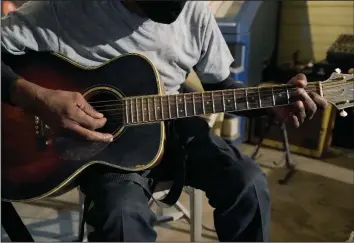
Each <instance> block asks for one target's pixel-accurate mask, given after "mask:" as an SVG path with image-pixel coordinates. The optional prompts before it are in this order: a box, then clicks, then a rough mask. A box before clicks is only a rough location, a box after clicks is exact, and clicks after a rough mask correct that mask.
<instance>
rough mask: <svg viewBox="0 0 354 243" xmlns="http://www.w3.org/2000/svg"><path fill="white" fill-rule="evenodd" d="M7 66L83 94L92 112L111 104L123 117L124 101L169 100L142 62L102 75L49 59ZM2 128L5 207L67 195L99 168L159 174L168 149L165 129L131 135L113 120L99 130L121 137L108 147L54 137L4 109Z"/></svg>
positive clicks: (126, 62)
mask: <svg viewBox="0 0 354 243" xmlns="http://www.w3.org/2000/svg"><path fill="white" fill-rule="evenodd" d="M4 60H9V61H7V62H6V63H7V64H8V65H9V66H11V67H12V69H13V70H14V71H15V72H16V73H18V74H20V75H21V76H22V77H24V78H25V79H26V80H29V81H31V82H34V83H36V84H38V85H40V86H43V87H46V88H50V89H60V90H67V91H76V92H80V93H82V94H84V97H85V98H86V100H88V101H89V102H90V103H92V104H98V105H99V104H102V105H104V104H105V101H106V102H111V104H113V106H112V107H113V108H114V109H106V110H111V111H113V113H114V112H116V113H117V112H118V113H119V111H120V109H121V108H122V103H121V100H122V99H123V98H124V97H129V96H141V95H156V94H162V88H161V85H160V81H159V77H158V73H157V71H156V69H155V67H154V66H153V65H152V64H151V62H150V61H149V60H148V59H146V58H145V57H143V56H140V55H138V54H128V55H123V56H121V57H118V58H116V59H113V60H112V61H110V62H107V63H105V64H104V65H102V66H99V67H97V68H85V67H82V66H80V65H78V64H75V63H73V62H72V61H70V60H67V59H65V58H63V57H60V56H58V55H53V54H49V53H30V54H27V55H24V56H16V57H14V56H11V58H9V59H4ZM112 101H114V103H112ZM106 104H108V103H106ZM98 107H99V106H98ZM97 110H98V109H97ZM102 113H104V114H105V115H106V117H109V116H110V115H114V114H113V113H109V111H107V112H105V111H104V110H103V111H102ZM109 121H110V119H109ZM1 125H2V170H1V183H2V184H1V190H2V200H6V201H27V200H34V199H40V198H44V197H47V196H50V195H53V194H56V193H58V192H65V191H66V188H68V187H69V186H70V185H73V182H74V179H75V178H76V177H77V176H78V175H79V174H80V173H81V172H83V171H84V170H85V168H87V167H89V166H90V165H92V164H95V163H101V164H105V165H107V166H111V167H112V168H117V169H123V170H126V171H140V170H145V169H149V168H152V167H154V166H155V165H157V164H158V162H159V159H160V157H161V156H162V151H163V145H164V124H163V123H162V122H158V123H150V124H141V125H138V126H127V127H125V126H124V125H123V118H122V117H120V118H119V117H118V118H117V119H111V122H107V124H106V126H105V127H104V128H103V129H100V130H101V131H105V132H110V133H113V134H114V136H115V140H114V141H113V142H112V143H110V144H109V145H107V144H101V143H96V144H95V143H88V142H83V141H73V140H70V139H68V140H65V139H63V138H61V139H60V138H54V136H52V137H51V136H48V134H50V133H49V132H48V131H47V130H50V129H48V127H46V126H45V124H43V123H42V121H41V120H40V118H36V117H35V116H34V114H30V113H26V112H24V111H23V110H21V109H19V108H17V107H13V106H10V105H8V104H4V103H2V124H1Z"/></svg>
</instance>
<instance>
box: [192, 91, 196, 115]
mask: <svg viewBox="0 0 354 243" xmlns="http://www.w3.org/2000/svg"><path fill="white" fill-rule="evenodd" d="M192 102H193V115H196V114H197V112H196V110H195V98H194V93H192Z"/></svg>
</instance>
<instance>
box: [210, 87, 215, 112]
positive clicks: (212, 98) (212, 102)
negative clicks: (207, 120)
mask: <svg viewBox="0 0 354 243" xmlns="http://www.w3.org/2000/svg"><path fill="white" fill-rule="evenodd" d="M211 105H212V106H213V113H215V104H214V92H211Z"/></svg>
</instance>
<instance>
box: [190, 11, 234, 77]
mask: <svg viewBox="0 0 354 243" xmlns="http://www.w3.org/2000/svg"><path fill="white" fill-rule="evenodd" d="M203 14H204V15H205V16H204V21H202V23H203V26H201V28H202V31H203V32H202V33H203V34H201V35H200V36H201V40H200V43H201V56H200V59H199V62H198V63H197V64H196V65H195V67H194V69H195V72H196V73H197V75H198V77H199V78H200V80H201V82H202V83H217V82H221V81H223V80H225V79H226V78H227V77H228V76H229V75H230V66H231V64H232V62H233V61H234V58H233V57H232V55H231V52H230V49H229V47H228V46H227V44H226V41H225V39H224V37H223V35H222V34H221V31H220V29H219V26H218V24H217V22H216V20H215V17H214V15H213V13H212V12H211V11H210V9H209V7H208V6H207V5H205V9H204V11H203Z"/></svg>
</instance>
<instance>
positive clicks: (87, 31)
mask: <svg viewBox="0 0 354 243" xmlns="http://www.w3.org/2000/svg"><path fill="white" fill-rule="evenodd" d="M1 46H2V48H5V49H6V51H8V52H10V53H12V54H15V55H21V54H24V52H25V50H26V49H31V50H35V51H54V52H57V53H60V54H62V55H64V56H66V57H68V58H69V59H72V60H73V61H75V62H77V63H80V64H81V65H84V66H97V65H99V64H102V63H103V62H105V61H107V60H109V59H111V58H113V57H116V56H119V55H121V54H124V53H129V52H135V53H140V54H143V55H144V56H146V57H148V58H149V59H150V60H151V61H152V62H153V63H154V64H155V66H156V68H157V69H158V71H159V73H160V76H161V80H162V81H163V83H164V86H165V91H166V93H167V94H171V93H175V92H177V90H178V89H179V87H180V85H181V84H182V83H183V82H184V81H185V78H186V76H187V74H188V73H189V72H190V71H191V69H192V68H194V70H195V71H196V73H197V75H198V76H199V78H200V79H201V81H202V82H204V83H216V82H220V81H222V80H224V79H226V78H227V77H228V76H229V74H230V71H229V67H230V65H231V63H232V62H233V57H232V56H231V54H230V51H229V49H228V46H227V45H226V43H225V40H224V38H223V36H222V34H221V32H220V30H219V27H218V25H217V23H216V20H215V18H214V16H213V14H212V13H211V11H210V10H209V7H208V5H207V4H206V3H205V2H198V1H188V2H187V4H186V6H185V8H184V9H183V12H182V13H181V15H180V16H179V17H178V19H177V20H176V21H175V22H174V23H172V24H170V25H165V24H159V23H155V22H153V21H151V20H149V19H145V18H142V17H139V16H138V15H136V14H134V13H131V12H130V11H129V10H128V9H126V8H125V7H124V6H123V5H122V3H121V2H120V1H117V0H106V1H104V0H100V1H87V0H75V1H58V0H51V1H49V0H46V1H30V2H27V3H25V4H24V5H23V6H22V7H21V8H19V9H18V10H17V11H15V12H13V13H10V14H9V15H7V16H5V17H3V18H2V21H1Z"/></svg>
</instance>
